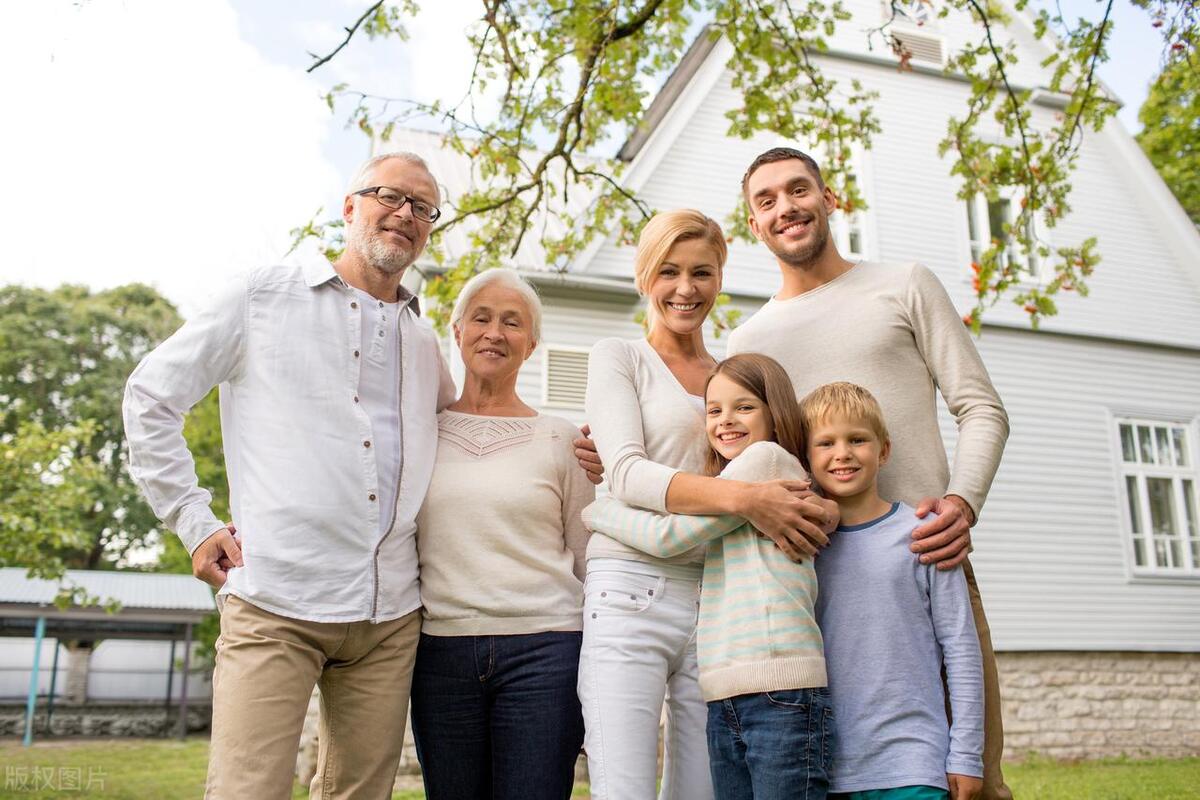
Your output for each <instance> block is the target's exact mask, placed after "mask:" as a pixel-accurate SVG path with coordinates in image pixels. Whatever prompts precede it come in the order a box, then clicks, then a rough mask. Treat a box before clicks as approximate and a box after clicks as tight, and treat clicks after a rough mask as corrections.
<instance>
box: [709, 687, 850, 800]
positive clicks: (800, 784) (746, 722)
mask: <svg viewBox="0 0 1200 800" xmlns="http://www.w3.org/2000/svg"><path fill="white" fill-rule="evenodd" d="M833 746H834V728H833V706H832V704H831V703H830V699H829V690H828V689H826V688H824V687H821V688H816V689H788V690H784V691H780V692H763V693H760V694H743V695H738V696H737V697H730V698H727V699H725V700H717V701H715V702H711V703H709V704H708V759H709V765H710V767H711V769H712V780H713V791H714V793H715V795H716V798H717V800H824V798H825V795H826V794H827V792H828V791H829V769H830V766H831V765H832V763H833Z"/></svg>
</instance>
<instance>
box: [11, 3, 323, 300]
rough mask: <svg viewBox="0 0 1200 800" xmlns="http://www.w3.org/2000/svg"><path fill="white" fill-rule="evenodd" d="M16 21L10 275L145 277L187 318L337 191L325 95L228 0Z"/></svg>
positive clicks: (100, 281)
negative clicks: (276, 57) (270, 49)
mask: <svg viewBox="0 0 1200 800" xmlns="http://www.w3.org/2000/svg"><path fill="white" fill-rule="evenodd" d="M6 16H8V17H9V18H10V19H9V23H8V24H6V26H5V28H6V30H7V32H6V33H5V34H3V46H2V47H0V50H2V51H3V55H0V59H3V61H0V69H3V71H4V74H5V75H6V76H9V82H11V83H13V84H15V85H16V89H15V92H13V94H12V95H11V96H10V104H9V106H8V109H7V111H8V113H7V114H6V117H7V120H8V121H7V122H6V125H5V127H6V132H5V146H4V147H3V148H0V174H3V175H4V176H5V179H4V189H3V190H2V193H0V219H3V220H5V221H6V223H7V227H8V230H9V236H8V237H7V241H6V243H5V244H6V251H7V252H6V255H5V258H4V259H3V261H2V262H0V281H3V282H10V281H19V282H24V283H32V284H37V285H46V286H49V285H56V284H58V283H61V282H64V281H72V282H80V283H86V284H89V285H91V286H94V287H105V286H112V285H117V284H121V283H125V282H128V281H145V282H149V283H152V284H154V285H156V286H157V287H158V288H159V289H160V290H161V291H163V292H164V293H165V294H166V295H167V296H168V297H170V298H171V299H172V300H174V301H176V302H177V303H180V304H181V305H182V307H183V309H184V310H185V312H186V311H187V310H189V309H194V308H195V304H196V302H197V301H198V300H200V299H201V298H202V297H203V296H204V295H206V294H207V293H208V292H209V291H211V289H212V287H213V285H214V283H215V282H217V281H220V280H222V279H224V278H226V277H228V276H230V275H232V274H234V273H236V272H237V271H240V270H243V269H246V268H248V267H251V266H254V265H259V264H262V263H268V262H270V261H272V260H276V259H278V258H279V257H280V256H281V255H282V253H283V251H284V250H285V249H286V247H287V244H288V236H287V232H288V230H289V229H290V228H292V227H294V226H296V225H297V224H299V223H301V222H303V221H304V220H306V219H307V218H308V217H309V216H310V215H311V214H312V212H313V211H315V209H316V208H317V206H319V205H322V204H326V205H327V206H328V198H330V197H336V196H338V194H339V186H340V183H341V179H342V176H340V175H339V171H338V170H337V169H335V168H334V166H333V165H332V164H331V163H330V162H329V161H328V160H327V158H326V156H325V155H324V154H323V152H322V146H323V143H324V140H325V138H326V136H327V134H328V128H329V123H330V117H329V113H328V110H327V109H326V108H325V107H324V105H323V104H322V103H321V101H320V99H319V95H320V91H321V89H322V88H323V84H322V83H320V82H318V81H317V80H315V79H313V78H310V77H308V76H305V75H304V73H303V71H302V70H298V69H292V68H287V67H283V66H279V65H276V64H272V63H270V62H268V61H267V60H265V59H264V57H263V56H262V55H261V54H260V53H259V52H258V50H256V49H255V48H254V47H252V46H250V45H249V44H247V43H246V42H245V41H243V40H242V38H241V37H240V35H239V29H238V18H237V15H236V14H235V12H234V10H233V9H232V8H231V7H230V5H229V4H228V3H225V2H205V3H188V4H177V3H161V2H154V0H123V2H114V1H112V0H95V1H94V2H88V3H83V4H76V3H61V2H60V3H53V4H41V3H39V4H27V5H25V6H18V7H14V8H11V9H9V10H8V11H6ZM14 17H15V19H14ZM14 77H15V79H14Z"/></svg>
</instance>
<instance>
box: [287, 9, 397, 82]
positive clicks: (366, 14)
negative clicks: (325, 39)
mask: <svg viewBox="0 0 1200 800" xmlns="http://www.w3.org/2000/svg"><path fill="white" fill-rule="evenodd" d="M382 5H383V0H379V2H378V3H376V4H375V5H373V6H371V7H370V8H368V9H367V10H366V11H364V12H363V14H362V16H361V17H359V18H358V19H357V20H355V21H354V24H353V25H351V26H350V27H349V28H343V30H345V31H346V38H345V39H343V40H342V43H341V44H339V45H338V46H337V47H335V48H334V49H333V51H332V52H330V53H329V54H328V55H325V56H322V57H320V58H318V57H317V54H316V53H309V55H310V56H312V57H313V58H316V59H317V60H316V62H315V63H314V64H313V65H312V66H311V67H309V68H308V69H306V70H304V71H305V72H312V71H313V70H314V69H316V68H317V67H319V66H321V65H322V64H325V63H327V62H329V61H330V60H331V59H332V58H333V57H334V56H336V55H337V54H338V53H340V52H341V51H342V48H343V47H345V46H346V45H348V44H350V40H351V39H352V38H354V33H355V31H357V30H358V28H359V26H360V25H362V24H363V22H365V21H366V20H367V18H368V17H370V16H371V15H372V14H374V13H375V12H376V11H378V10H379V7H380V6H382Z"/></svg>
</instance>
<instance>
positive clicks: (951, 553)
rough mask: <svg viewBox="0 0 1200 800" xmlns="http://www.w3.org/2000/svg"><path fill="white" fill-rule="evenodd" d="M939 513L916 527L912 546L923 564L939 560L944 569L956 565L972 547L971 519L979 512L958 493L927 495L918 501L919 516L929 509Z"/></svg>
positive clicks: (926, 512) (941, 568) (937, 563)
mask: <svg viewBox="0 0 1200 800" xmlns="http://www.w3.org/2000/svg"><path fill="white" fill-rule="evenodd" d="M931 511H932V512H934V513H936V514H937V515H938V517H937V519H935V520H931V521H929V522H927V523H925V524H924V525H921V526H919V527H917V528H916V529H915V530H914V531H913V534H912V536H913V539H914V540H916V541H914V542H913V543H912V547H911V548H910V549H911V550H912V551H913V552H914V553H917V554H919V555H920V558H921V563H922V564H936V565H937V568H938V569H940V570H948V569H954V568H955V567H957V566H958V565H959V564H961V563H962V562H963V560H964V559H965V558H966V557H967V552H968V551H969V550H970V549H971V523H972V522H973V521H974V518H975V513H974V511H972V510H971V506H970V505H968V504H967V501H966V500H963V499H962V498H961V497H959V496H958V495H956V494H950V495H946V496H945V497H926V498H924V499H923V500H921V502H920V503H918V504H917V516H918V517H919V518H921V519H924V518H925V517H926V516H928V515H929V512H931Z"/></svg>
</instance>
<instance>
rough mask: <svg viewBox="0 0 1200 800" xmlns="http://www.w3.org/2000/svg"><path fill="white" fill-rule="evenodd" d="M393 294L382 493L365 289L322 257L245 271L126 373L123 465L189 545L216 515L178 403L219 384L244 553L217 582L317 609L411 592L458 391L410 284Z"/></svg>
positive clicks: (322, 614) (384, 601)
mask: <svg viewBox="0 0 1200 800" xmlns="http://www.w3.org/2000/svg"><path fill="white" fill-rule="evenodd" d="M403 299H405V300H407V302H406V303H405V304H404V308H403V310H401V312H400V315H399V322H398V329H397V330H398V335H399V338H400V376H399V380H400V392H399V394H400V427H401V432H400V433H401V435H400V441H401V442H402V445H401V453H400V470H399V480H398V482H397V483H398V486H396V487H394V488H395V491H394V492H392V493H390V494H392V495H393V496H394V497H395V498H396V502H395V505H394V506H393V507H389V508H381V507H380V502H379V498H380V497H381V496H383V495H386V494H389V492H384V491H381V490H380V487H379V484H378V474H377V472H378V471H377V467H376V459H375V453H374V452H373V451H372V448H371V444H372V443H373V440H374V434H373V432H372V430H371V423H370V419H369V418H368V416H367V413H366V412H365V411H364V410H363V407H362V403H361V402H360V399H359V397H358V386H359V372H360V369H361V367H362V359H363V357H364V356H365V355H366V354H365V353H362V352H361V348H362V344H361V341H362V339H361V330H360V329H361V321H362V312H361V309H360V308H359V305H360V300H359V298H358V296H357V295H356V294H355V293H354V291H353V290H352V289H351V288H350V287H349V286H347V285H346V284H345V283H344V282H343V281H342V280H341V278H340V277H338V275H337V273H336V272H335V271H334V269H333V267H332V265H330V264H329V262H328V261H326V260H325V259H323V258H320V257H317V258H316V259H313V260H307V261H305V262H304V263H303V264H301V265H292V266H278V267H270V268H266V269H260V270H257V271H254V272H251V273H250V274H249V275H247V276H246V277H245V278H243V279H242V280H240V281H237V282H236V283H235V284H234V285H232V286H230V287H228V288H227V289H226V290H224V291H223V292H221V293H220V294H219V295H218V296H217V297H216V298H215V302H213V303H212V304H211V305H210V306H209V307H208V308H207V309H205V310H204V311H203V312H201V313H200V314H198V315H196V316H195V317H194V318H193V319H190V320H188V321H187V322H186V323H185V324H184V325H183V327H181V328H180V329H179V330H178V331H176V332H175V334H174V335H172V336H171V337H170V338H169V339H167V340H166V341H165V342H163V343H162V344H161V345H159V346H158V347H157V348H155V350H154V351H153V352H151V353H150V354H149V355H147V356H146V358H145V359H143V360H142V363H141V364H139V365H138V367H137V369H135V370H134V372H133V374H132V375H131V376H130V377H129V382H128V384H127V385H126V387H125V408H124V411H125V432H126V436H127V437H128V440H129V450H130V471H131V472H132V473H133V477H134V479H135V480H136V481H137V483H138V485H139V486H140V487H141V489H142V491H143V492H144V494H145V496H146V499H147V500H148V501H149V503H150V506H151V508H153V510H154V512H155V513H156V514H157V515H158V516H159V518H160V519H162V521H163V522H164V523H165V524H166V525H167V527H169V528H171V529H172V530H174V531H175V532H176V533H178V534H179V538H180V539H181V540H182V541H183V543H184V545H185V546H186V547H187V549H188V552H192V551H194V550H195V549H196V548H197V547H198V546H199V545H200V543H201V542H203V541H204V540H205V539H206V538H208V536H210V535H211V534H212V533H214V532H215V531H217V530H219V529H220V528H221V527H222V526H223V525H224V523H223V522H222V521H221V520H219V519H217V518H216V516H215V515H214V514H213V512H212V509H211V508H210V502H211V500H212V496H211V495H210V494H209V493H208V492H207V491H205V490H204V489H202V488H200V487H199V485H198V482H197V479H196V472H195V466H194V463H193V461H192V458H191V455H190V454H189V453H188V450H187V444H186V442H185V441H184V438H183V416H184V414H185V413H186V412H187V411H188V409H190V408H191V407H192V406H193V405H195V404H196V403H198V402H199V401H200V400H201V399H202V398H203V397H204V396H205V394H207V393H208V392H209V390H210V389H211V388H212V387H213V386H215V385H217V384H220V387H221V428H222V435H223V440H224V448H225V463H226V467H227V470H228V475H229V489H230V508H231V511H232V514H233V520H234V521H235V522H236V523H237V527H238V534H239V536H240V537H241V540H242V554H243V560H244V563H245V566H244V567H242V568H238V569H233V570H231V571H230V572H229V578H228V581H227V582H226V584H225V586H224V588H223V589H222V590H221V591H222V593H231V594H235V595H237V596H239V597H241V598H243V599H244V600H246V601H248V602H250V603H252V604H254V605H256V606H258V607H259V608H262V609H265V610H267V611H270V612H273V613H276V614H281V615H284V616H288V617H294V618H298V619H306V620H313V621H318V622H350V621H357V620H371V621H373V622H380V621H384V620H388V619H395V618H396V617H400V616H403V615H404V614H407V613H409V612H410V611H413V610H415V609H416V608H418V607H419V606H420V602H421V601H420V592H419V587H418V582H417V552H416V536H415V533H416V516H417V511H418V510H419V509H420V507H421V502H422V500H423V499H424V497H425V491H426V489H427V488H428V486H429V479H430V476H431V475H432V471H433V464H434V456H435V454H436V449H437V416H436V415H437V412H438V410H440V409H441V408H442V407H444V406H445V405H447V404H448V403H450V402H451V401H452V400H453V399H454V383H453V381H452V380H451V379H450V374H449V371H448V370H447V368H446V363H445V360H444V359H443V357H442V354H441V352H440V350H439V348H438V343H437V339H436V336H435V334H434V332H433V329H432V328H431V327H430V325H429V323H427V322H426V321H424V320H422V319H420V318H419V317H418V312H417V309H416V303H415V298H412V297H410V296H407V295H406V296H405V298H403ZM381 515H382V516H383V518H382V519H381ZM389 519H390V523H389ZM381 530H382V531H384V532H383V533H382V534H381V533H380V531H381Z"/></svg>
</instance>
